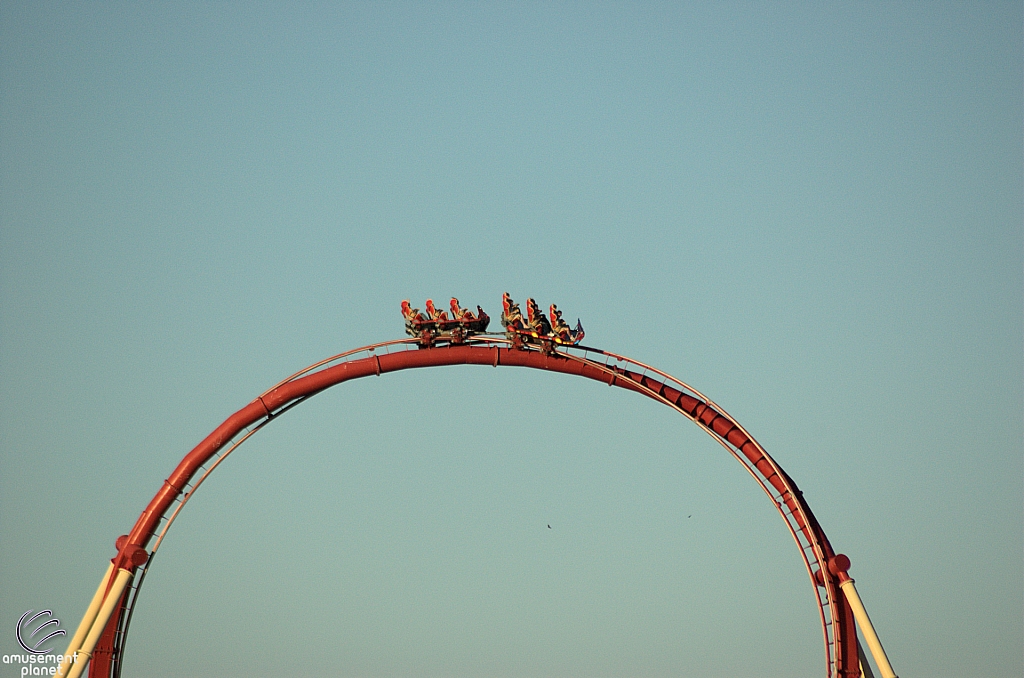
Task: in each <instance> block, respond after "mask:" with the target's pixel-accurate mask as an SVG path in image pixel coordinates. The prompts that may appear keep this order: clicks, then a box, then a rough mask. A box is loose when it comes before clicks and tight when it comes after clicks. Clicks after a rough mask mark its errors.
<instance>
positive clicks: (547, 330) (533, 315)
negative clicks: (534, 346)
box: [526, 297, 551, 337]
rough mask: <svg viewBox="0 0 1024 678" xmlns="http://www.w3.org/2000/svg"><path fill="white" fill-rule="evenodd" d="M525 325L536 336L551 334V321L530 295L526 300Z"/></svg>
mask: <svg viewBox="0 0 1024 678" xmlns="http://www.w3.org/2000/svg"><path fill="white" fill-rule="evenodd" d="M526 327H527V329H529V330H530V332H532V333H534V334H536V336H537V337H548V336H550V335H551V323H550V322H548V317H547V316H546V315H544V311H542V310H540V306H538V305H537V302H536V301H534V300H533V298H532V297H531V298H530V299H527V300H526Z"/></svg>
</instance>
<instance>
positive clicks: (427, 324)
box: [402, 297, 491, 346]
mask: <svg viewBox="0 0 1024 678" xmlns="http://www.w3.org/2000/svg"><path fill="white" fill-rule="evenodd" d="M426 307H427V313H426V315H424V314H423V313H421V312H420V310H419V309H418V308H413V307H412V305H411V304H410V303H409V300H408V299H406V300H403V301H402V317H403V318H404V319H405V332H406V334H408V335H409V336H410V337H414V338H416V339H419V341H420V344H421V345H422V346H432V345H433V344H434V342H435V341H439V340H440V341H448V342H451V343H453V344H461V343H462V342H464V341H465V340H466V339H467V338H468V337H469V336H471V335H473V334H477V333H480V332H486V331H487V325H488V323H490V321H491V319H490V317H489V316H488V315H487V314H486V313H485V312H484V310H483V309H482V308H480V307H479V306H477V307H476V310H477V313H476V315H473V312H472V311H470V310H468V309H464V308H462V307H460V306H459V300H458V299H456V298H455V297H452V300H451V309H452V316H453V317H448V312H447V311H442V310H440V309H438V308H437V307H436V306H434V301H433V300H432V299H427V304H426Z"/></svg>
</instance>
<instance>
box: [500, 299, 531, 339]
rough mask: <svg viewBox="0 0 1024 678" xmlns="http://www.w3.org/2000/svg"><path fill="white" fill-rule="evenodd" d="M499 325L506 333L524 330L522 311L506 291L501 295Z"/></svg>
mask: <svg viewBox="0 0 1024 678" xmlns="http://www.w3.org/2000/svg"><path fill="white" fill-rule="evenodd" d="M501 326H502V327H504V328H505V333H506V334H509V333H510V332H516V331H519V332H522V331H525V330H526V323H524V322H523V312H522V311H520V310H519V304H517V303H516V302H514V301H512V297H510V296H509V294H508V292H505V294H503V295H501ZM510 338H511V336H510Z"/></svg>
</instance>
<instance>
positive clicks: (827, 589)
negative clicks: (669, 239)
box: [89, 336, 860, 678]
mask: <svg viewBox="0 0 1024 678" xmlns="http://www.w3.org/2000/svg"><path fill="white" fill-rule="evenodd" d="M457 364H474V365H492V366H495V367H497V366H499V365H501V366H513V367H530V368H534V369H543V370H547V371H555V372H562V373H565V374H575V375H577V376H582V377H587V378H589V379H594V380H597V381H602V382H604V383H607V384H609V385H610V386H618V387H620V388H625V389H627V390H631V391H635V392H637V393H640V394H642V395H645V396H647V397H649V398H652V399H654V400H656V401H658V402H661V403H663V404H665V405H668V406H669V407H671V408H672V409H674V410H676V411H677V412H679V413H680V414H683V415H684V416H686V417H687V418H689V419H691V420H692V421H694V422H695V423H696V424H697V425H698V426H700V427H701V428H703V429H704V430H705V431H707V432H708V433H709V434H710V435H711V436H712V437H714V438H715V440H717V441H718V442H719V443H720V444H721V445H722V446H723V447H724V448H725V449H726V450H728V451H729V453H730V454H732V456H733V457H735V458H736V459H737V461H739V462H740V463H741V464H742V465H743V467H744V468H745V469H746V470H747V471H748V472H749V473H750V475H751V476H753V478H754V479H755V480H756V481H757V483H758V485H760V487H761V489H762V490H763V491H764V492H765V494H767V495H768V496H769V497H770V498H771V500H772V503H773V504H774V506H775V507H776V509H777V510H778V511H779V513H780V514H781V516H782V518H783V520H784V521H785V524H786V527H787V528H788V530H789V532H790V534H791V535H792V536H793V539H794V540H795V541H796V543H797V546H798V547H799V550H800V555H801V557H802V558H803V561H804V564H805V565H806V567H807V572H808V575H809V577H810V579H811V583H812V586H813V589H814V593H815V598H816V600H817V602H818V610H819V614H820V618H821V624H822V630H823V634H824V641H825V643H824V644H825V660H826V667H827V674H826V675H827V676H828V677H829V678H833V677H834V678H853V677H854V676H859V675H860V669H859V663H858V653H857V636H856V627H855V624H854V620H853V616H852V613H851V611H850V608H849V605H848V604H847V601H846V600H845V598H844V597H843V595H842V594H841V592H840V590H839V586H840V585H841V584H842V583H843V581H845V580H847V579H848V576H847V575H846V572H845V570H841V571H837V572H835V573H834V572H832V569H834V568H830V567H829V564H830V560H831V559H832V558H833V557H834V556H835V553H834V551H833V550H832V547H831V545H830V544H829V542H828V539H827V537H826V536H825V534H824V532H823V531H822V529H821V527H820V525H819V524H818V521H817V520H816V519H815V517H814V514H813V513H812V512H811V510H810V508H809V507H808V506H807V503H806V502H805V501H804V499H803V495H802V493H801V492H800V490H799V488H798V487H797V486H796V484H795V483H794V482H793V481H792V479H790V478H789V476H788V475H787V474H786V473H785V471H783V470H782V468H781V467H780V466H779V465H778V464H777V463H776V462H775V460H774V459H772V457H771V456H770V455H769V454H768V453H767V452H766V451H765V450H764V448H762V447H761V445H760V444H759V443H758V442H757V441H756V440H755V439H754V437H753V436H751V435H750V434H749V433H748V432H747V431H746V430H745V429H744V428H743V427H742V426H740V424H739V423H738V422H737V421H736V420H735V419H733V418H732V417H731V416H730V415H729V414H728V413H727V412H726V411H725V410H724V409H723V408H721V407H719V406H718V405H717V404H715V403H714V402H712V401H711V400H710V399H709V398H707V397H706V396H704V395H703V394H702V393H700V392H699V391H697V390H696V389H694V388H692V387H691V386H689V385H688V384H686V383H684V382H682V381H680V380H678V379H676V378H675V377H672V376H671V375H669V374H667V373H665V372H662V371H660V370H657V369H655V368H653V367H650V366H649V365H645V364H643V363H640V362H638V361H635V360H632V359H630V358H627V357H625V356H621V355H617V354H614V353H610V352H608V351H603V350H600V349H595V348H588V347H582V346H573V347H566V346H559V347H556V349H555V350H553V351H550V352H545V351H541V350H537V349H535V348H532V347H528V348H526V349H515V348H512V347H511V344H510V343H509V342H508V341H507V340H506V339H504V338H501V337H492V336H476V337H473V338H472V339H471V340H470V341H468V342H466V343H464V344H458V345H454V344H453V345H440V346H436V347H432V348H421V347H420V346H419V345H418V344H417V341H416V340H415V339H400V340H395V341H388V342H382V343H378V344H372V345H370V346H364V347H362V348H358V349H354V350H352V351H347V352H345V353H340V354H338V355H336V356H332V357H330V358H327V359H325V360H322V361H320V362H318V363H315V364H313V365H310V366H309V367H307V368H305V369H303V370H300V371H299V372H296V373H295V374H293V375H291V376H290V377H288V378H287V379H284V380H282V381H281V382H279V383H277V384H275V385H274V386H273V387H271V388H270V389H268V390H267V391H265V392H264V393H262V394H260V395H259V396H258V397H257V398H256V399H255V400H253V401H252V402H251V403H249V404H248V405H247V406H245V407H244V408H242V409H241V410H239V411H238V412H236V413H235V414H233V415H231V416H230V417H228V419H227V420H225V421H224V423H222V424H221V425H220V426H218V427H217V428H216V429H215V430H214V431H213V432H212V433H211V434H210V435H209V436H207V437H206V438H205V439H204V440H203V441H202V442H200V443H199V445H197V446H196V447H195V448H194V449H193V450H192V451H191V452H189V453H188V454H187V455H186V456H185V457H184V459H182V460H181V462H180V463H179V464H178V466H177V467H176V468H175V469H174V472H173V473H172V474H171V475H170V477H168V479H167V480H166V481H164V484H163V486H162V487H161V488H160V490H159V491H158V492H157V494H156V496H155V497H154V498H153V500H152V501H151V502H150V503H149V505H148V506H147V507H146V509H145V510H144V511H143V512H142V514H141V515H140V516H139V519H138V520H137V521H136V523H135V526H134V527H133V528H132V531H131V532H130V533H129V535H127V538H126V539H122V540H119V553H118V556H117V557H116V558H115V559H114V562H115V565H119V566H120V567H122V568H124V569H130V570H131V571H133V572H134V571H135V570H136V568H137V567H139V566H138V565H136V564H132V563H131V562H130V561H129V560H128V555H130V554H131V553H132V549H133V548H134V549H140V548H141V549H146V548H147V547H148V546H149V544H150V542H152V548H151V549H150V550H149V556H150V560H149V562H148V563H146V564H145V565H143V566H142V573H141V574H140V576H139V577H137V578H136V583H135V585H134V587H133V588H130V589H129V591H128V593H127V594H126V595H125V597H124V600H123V602H122V604H121V607H120V609H119V611H118V612H116V613H115V616H114V617H112V618H111V620H110V622H109V623H108V624H107V626H106V628H105V630H104V634H103V636H102V637H101V639H100V644H99V645H98V646H97V648H96V653H95V656H94V658H93V660H92V662H91V665H90V667H89V675H90V676H92V677H93V678H98V677H99V676H102V677H103V678H108V677H110V676H115V677H116V676H118V675H119V674H120V667H121V661H120V659H121V657H122V656H123V652H124V646H125V642H126V639H127V632H128V626H129V623H130V621H131V616H132V612H133V610H134V606H135V603H136V602H137V599H138V593H139V589H140V587H141V585H142V582H143V580H144V578H145V574H146V572H148V568H149V566H150V565H151V563H152V556H153V555H154V554H155V553H156V551H157V549H159V547H160V545H161V544H162V543H163V539H164V537H165V535H166V534H167V530H168V529H169V528H170V526H171V524H173V522H174V519H175V518H176V517H177V515H178V513H179V512H180V511H181V509H182V508H183V507H184V505H185V503H187V502H188V500H189V499H190V498H191V497H192V496H193V495H194V493H195V492H196V490H197V489H198V488H199V486H200V485H201V484H202V483H203V481H204V480H205V479H206V478H207V477H208V476H209V474H210V473H211V472H212V471H213V469H215V468H216V467H217V466H218V465H219V464H220V463H221V462H222V461H223V460H224V459H225V458H226V457H227V456H228V455H229V454H231V452H233V451H234V450H235V449H237V448H238V446H239V445H241V444H242V443H243V442H245V440H247V439H248V438H249V437H251V436H252V435H253V434H255V433H256V432H257V431H258V430H260V429H261V428H263V427H264V426H265V425H267V424H268V423H270V422H271V421H272V420H273V419H274V418H276V417H277V416H279V415H281V414H283V413H284V412H286V411H287V410H289V409H291V408H292V407H295V406H296V405H298V404H300V403H301V402H303V401H304V400H306V399H307V398H310V397H312V396H313V395H316V394H317V393H319V392H320V391H322V390H324V389H326V388H329V387H331V386H334V385H336V384H339V383H341V382H344V381H348V380H350V379H356V378H360V377H365V376H374V375H376V376H379V375H381V374H383V373H386V372H393V371H398V370H404V369H411V368H418V367H432V366H440V365H457Z"/></svg>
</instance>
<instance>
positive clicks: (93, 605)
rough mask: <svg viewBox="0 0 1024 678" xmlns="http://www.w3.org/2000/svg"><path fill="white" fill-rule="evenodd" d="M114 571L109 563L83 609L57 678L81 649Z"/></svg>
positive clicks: (64, 672)
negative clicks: (80, 619) (83, 611)
mask: <svg viewBox="0 0 1024 678" xmlns="http://www.w3.org/2000/svg"><path fill="white" fill-rule="evenodd" d="M113 571H114V563H113V562H111V563H110V565H108V566H107V571H106V573H105V574H104V575H103V579H101V580H100V585H99V586H98V587H97V588H96V593H95V594H93V597H92V600H91V601H90V602H89V607H87V608H86V609H85V614H84V615H82V621H81V623H79V624H78V630H76V631H75V635H74V636H72V637H71V642H70V643H68V649H67V651H66V652H65V653H64V659H62V660H61V662H60V668H58V669H57V675H58V676H66V675H67V670H68V666H69V665H70V664H71V658H72V657H73V656H74V654H75V653H76V652H78V650H79V649H80V648H81V647H82V641H83V640H85V637H86V635H88V633H89V629H91V628H92V623H93V621H95V619H96V613H97V612H99V610H100V605H102V604H103V594H104V593H106V591H107V584H108V583H109V582H110V575H111V573H113Z"/></svg>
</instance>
